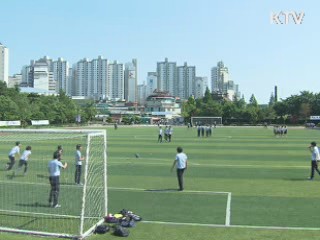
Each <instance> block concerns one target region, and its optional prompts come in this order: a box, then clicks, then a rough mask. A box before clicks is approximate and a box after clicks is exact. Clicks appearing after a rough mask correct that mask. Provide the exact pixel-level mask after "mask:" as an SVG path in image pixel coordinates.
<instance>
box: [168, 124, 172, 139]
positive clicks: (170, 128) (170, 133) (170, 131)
mask: <svg viewBox="0 0 320 240" xmlns="http://www.w3.org/2000/svg"><path fill="white" fill-rule="evenodd" d="M172 134H173V128H172V127H171V126H169V135H168V138H169V142H171V138H172Z"/></svg>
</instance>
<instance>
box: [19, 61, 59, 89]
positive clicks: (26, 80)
mask: <svg viewBox="0 0 320 240" xmlns="http://www.w3.org/2000/svg"><path fill="white" fill-rule="evenodd" d="M21 75H22V81H21V84H20V86H22V87H32V88H36V89H40V90H45V91H51V92H56V90H57V82H56V81H55V79H54V73H53V61H52V59H50V58H49V57H47V56H44V57H43V58H40V59H39V60H37V61H34V60H31V61H30V65H28V66H24V67H22V70H21Z"/></svg>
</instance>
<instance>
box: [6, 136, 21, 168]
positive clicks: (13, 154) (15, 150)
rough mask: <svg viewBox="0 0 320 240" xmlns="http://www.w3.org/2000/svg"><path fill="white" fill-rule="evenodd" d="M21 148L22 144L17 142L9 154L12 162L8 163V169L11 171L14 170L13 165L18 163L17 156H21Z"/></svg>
mask: <svg viewBox="0 0 320 240" xmlns="http://www.w3.org/2000/svg"><path fill="white" fill-rule="evenodd" d="M20 147H21V143H20V142H16V145H15V146H14V147H13V148H12V149H11V150H10V152H9V156H8V157H9V160H10V162H8V163H7V166H6V169H7V170H8V171H9V170H11V169H12V167H13V165H14V164H15V163H16V159H15V158H16V155H17V156H20Z"/></svg>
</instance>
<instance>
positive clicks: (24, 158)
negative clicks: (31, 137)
mask: <svg viewBox="0 0 320 240" xmlns="http://www.w3.org/2000/svg"><path fill="white" fill-rule="evenodd" d="M30 155H31V146H27V147H26V150H24V151H23V153H22V155H21V157H20V161H19V165H18V169H17V172H18V171H20V170H21V168H22V166H23V165H24V171H23V174H24V175H26V174H27V170H28V160H29V157H30Z"/></svg>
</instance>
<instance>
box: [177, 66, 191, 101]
mask: <svg viewBox="0 0 320 240" xmlns="http://www.w3.org/2000/svg"><path fill="white" fill-rule="evenodd" d="M195 80H196V67H195V66H188V64H187V63H186V62H185V63H184V65H183V66H179V67H177V84H176V86H175V89H174V96H177V97H180V98H181V99H188V98H189V97H190V96H191V95H194V91H195Z"/></svg>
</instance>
